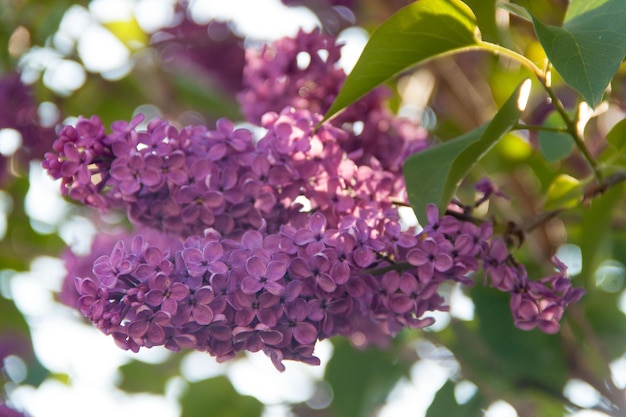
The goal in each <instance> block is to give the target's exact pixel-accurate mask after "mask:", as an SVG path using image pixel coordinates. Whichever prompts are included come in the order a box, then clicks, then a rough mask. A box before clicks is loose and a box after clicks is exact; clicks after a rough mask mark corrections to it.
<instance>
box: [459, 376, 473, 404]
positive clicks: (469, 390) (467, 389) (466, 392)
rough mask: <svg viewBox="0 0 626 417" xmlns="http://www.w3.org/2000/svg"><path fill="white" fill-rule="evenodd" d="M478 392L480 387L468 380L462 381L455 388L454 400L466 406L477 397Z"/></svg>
mask: <svg viewBox="0 0 626 417" xmlns="http://www.w3.org/2000/svg"><path fill="white" fill-rule="evenodd" d="M477 391H478V387H477V386H476V385H475V384H474V383H472V382H470V381H467V380H466V381H460V382H458V383H457V384H456V385H455V386H454V399H455V400H456V402H457V403H459V404H465V403H467V402H468V401H469V400H471V399H472V398H473V397H474V395H476V392H477Z"/></svg>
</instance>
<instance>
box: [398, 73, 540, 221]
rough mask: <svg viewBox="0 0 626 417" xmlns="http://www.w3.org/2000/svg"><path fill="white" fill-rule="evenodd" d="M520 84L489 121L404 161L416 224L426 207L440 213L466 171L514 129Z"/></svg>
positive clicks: (423, 214)
mask: <svg viewBox="0 0 626 417" xmlns="http://www.w3.org/2000/svg"><path fill="white" fill-rule="evenodd" d="M524 85H528V84H526V83H522V84H521V85H520V86H518V87H517V89H516V90H515V91H514V92H513V94H512V95H511V96H510V97H509V99H508V100H507V101H506V103H504V105H503V106H502V108H500V110H498V112H497V113H496V115H495V116H494V118H493V119H492V120H491V122H489V123H487V124H485V125H483V126H481V127H479V128H477V129H474V130H472V131H471V132H469V133H466V134H465V135H463V136H461V137H459V138H457V139H454V140H452V141H449V142H445V143H443V144H441V145H438V146H433V147H431V148H428V149H426V150H424V151H421V152H418V153H416V154H414V155H412V156H411V157H409V158H408V159H407V160H406V162H405V164H404V177H405V181H406V188H407V193H408V196H409V201H410V202H411V206H412V207H413V210H414V211H415V213H416V215H417V218H418V219H419V220H420V221H422V222H424V221H425V219H426V206H427V205H428V204H431V203H432V204H436V205H437V206H438V207H439V212H440V213H443V212H444V211H445V209H446V207H447V206H448V203H449V202H450V200H451V199H452V197H453V195H454V192H455V190H456V188H457V187H458V184H459V182H460V181H461V180H462V179H463V178H464V177H465V176H466V175H467V173H468V171H469V170H470V169H471V168H472V167H473V166H474V164H476V162H478V161H479V160H480V158H482V157H483V156H484V155H485V154H486V153H487V152H488V151H489V150H490V149H491V148H492V147H493V146H494V145H495V144H496V143H497V142H498V141H499V140H500V139H501V138H502V137H504V135H506V134H507V133H508V132H509V131H510V130H511V129H512V128H513V126H515V124H516V123H517V121H518V120H519V117H520V114H521V112H522V110H521V108H520V105H519V103H518V101H519V99H520V97H521V95H522V90H523V86H524Z"/></svg>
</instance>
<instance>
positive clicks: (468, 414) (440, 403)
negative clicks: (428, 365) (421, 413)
mask: <svg viewBox="0 0 626 417" xmlns="http://www.w3.org/2000/svg"><path fill="white" fill-rule="evenodd" d="M455 386H456V384H455V383H454V382H452V381H451V380H448V382H446V383H445V384H444V386H443V387H441V389H440V390H439V391H437V394H436V395H435V398H434V400H433V402H432V404H431V405H430V407H429V408H428V411H427V412H426V417H452V416H454V417H476V416H480V415H481V414H482V411H481V410H482V408H483V407H484V406H485V400H484V398H483V397H482V395H480V393H476V394H475V395H474V396H473V397H472V398H470V400H469V401H468V402H466V403H465V404H459V403H457V402H456V398H455V396H454V388H455Z"/></svg>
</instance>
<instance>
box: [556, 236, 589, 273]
mask: <svg viewBox="0 0 626 417" xmlns="http://www.w3.org/2000/svg"><path fill="white" fill-rule="evenodd" d="M556 257H557V258H559V259H560V260H561V262H563V263H564V264H565V265H567V273H568V274H569V275H570V276H574V275H578V274H580V271H582V269H583V254H582V252H581V250H580V247H579V246H577V245H572V244H570V243H567V244H565V245H563V246H561V247H560V248H559V249H558V250H557V251H556Z"/></svg>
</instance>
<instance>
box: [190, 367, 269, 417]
mask: <svg viewBox="0 0 626 417" xmlns="http://www.w3.org/2000/svg"><path fill="white" fill-rule="evenodd" d="M180 403H181V406H182V414H181V417H198V416H209V415H211V416H220V417H257V416H259V417H260V416H261V413H262V412H263V405H262V404H261V403H260V402H259V401H258V400H257V399H255V398H253V397H249V396H244V395H240V394H239V393H237V391H235V389H234V388H233V386H232V385H231V383H230V381H229V380H228V378H226V377H224V376H219V377H216V378H211V379H206V380H204V381H200V382H196V383H193V384H189V387H188V388H187V390H186V391H185V393H184V394H183V396H182V398H181V401H180Z"/></svg>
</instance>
